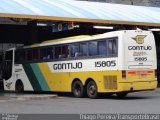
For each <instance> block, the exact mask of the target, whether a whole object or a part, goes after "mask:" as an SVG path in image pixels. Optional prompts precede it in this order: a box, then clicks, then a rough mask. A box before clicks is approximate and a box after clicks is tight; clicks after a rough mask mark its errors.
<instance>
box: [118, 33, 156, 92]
mask: <svg viewBox="0 0 160 120" xmlns="http://www.w3.org/2000/svg"><path fill="white" fill-rule="evenodd" d="M123 43H124V48H125V49H124V60H123V62H124V64H123V70H122V80H121V81H120V84H119V90H120V91H129V92H135V91H145V90H154V89H156V88H157V76H156V69H157V60H156V46H155V40H154V36H153V34H152V32H150V31H134V32H133V31H125V32H124V34H123Z"/></svg>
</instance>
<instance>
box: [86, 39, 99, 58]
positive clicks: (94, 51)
mask: <svg viewBox="0 0 160 120" xmlns="http://www.w3.org/2000/svg"><path fill="white" fill-rule="evenodd" d="M88 47H89V56H96V55H98V49H97V41H93V42H89V44H88Z"/></svg>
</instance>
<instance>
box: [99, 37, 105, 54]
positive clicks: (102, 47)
mask: <svg viewBox="0 0 160 120" xmlns="http://www.w3.org/2000/svg"><path fill="white" fill-rule="evenodd" d="M98 54H99V55H107V42H106V40H105V41H99V42H98Z"/></svg>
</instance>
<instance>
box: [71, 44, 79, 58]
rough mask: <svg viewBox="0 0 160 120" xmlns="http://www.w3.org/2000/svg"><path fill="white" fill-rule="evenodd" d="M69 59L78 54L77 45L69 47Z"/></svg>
mask: <svg viewBox="0 0 160 120" xmlns="http://www.w3.org/2000/svg"><path fill="white" fill-rule="evenodd" d="M70 51H71V57H77V56H78V53H79V44H71V45H70Z"/></svg>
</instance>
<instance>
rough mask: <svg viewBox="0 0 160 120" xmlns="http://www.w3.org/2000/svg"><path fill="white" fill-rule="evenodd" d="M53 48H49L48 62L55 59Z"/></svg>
mask: <svg viewBox="0 0 160 120" xmlns="http://www.w3.org/2000/svg"><path fill="white" fill-rule="evenodd" d="M53 51H54V50H53V47H49V48H47V56H46V57H47V59H48V60H51V59H53Z"/></svg>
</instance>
